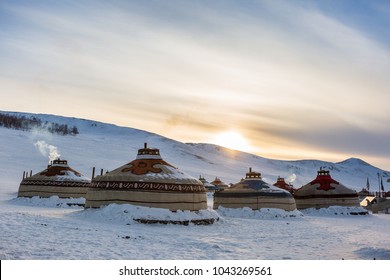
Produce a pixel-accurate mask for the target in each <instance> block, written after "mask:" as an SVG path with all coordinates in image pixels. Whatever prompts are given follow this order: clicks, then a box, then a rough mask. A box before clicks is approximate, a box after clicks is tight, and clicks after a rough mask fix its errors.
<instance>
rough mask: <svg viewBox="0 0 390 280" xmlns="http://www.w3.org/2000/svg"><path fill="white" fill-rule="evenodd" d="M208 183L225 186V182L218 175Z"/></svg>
mask: <svg viewBox="0 0 390 280" xmlns="http://www.w3.org/2000/svg"><path fill="white" fill-rule="evenodd" d="M210 184H212V185H214V186H227V184H226V183H225V182H223V181H222V180H221V179H219V178H218V177H215V179H214V181H212V182H211V183H210Z"/></svg>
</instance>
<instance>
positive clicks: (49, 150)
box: [34, 140, 61, 163]
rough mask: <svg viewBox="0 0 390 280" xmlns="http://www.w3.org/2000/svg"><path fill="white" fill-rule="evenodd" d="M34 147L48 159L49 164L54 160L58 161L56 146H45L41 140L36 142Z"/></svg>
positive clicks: (58, 154)
mask: <svg viewBox="0 0 390 280" xmlns="http://www.w3.org/2000/svg"><path fill="white" fill-rule="evenodd" d="M34 146H35V147H36V148H37V149H38V150H39V152H40V153H41V154H42V155H43V156H45V157H48V158H49V163H50V162H51V161H53V160H55V159H58V158H59V157H60V156H61V155H60V153H59V152H58V149H57V147H56V146H53V145H50V144H47V143H46V142H45V141H43V140H39V141H37V142H36V143H35V144H34Z"/></svg>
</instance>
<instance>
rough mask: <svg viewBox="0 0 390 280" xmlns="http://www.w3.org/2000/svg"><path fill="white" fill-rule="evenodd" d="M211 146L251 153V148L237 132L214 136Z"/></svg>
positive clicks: (226, 132)
mask: <svg viewBox="0 0 390 280" xmlns="http://www.w3.org/2000/svg"><path fill="white" fill-rule="evenodd" d="M210 142H211V143H212V144H216V145H219V146H223V147H226V148H229V149H232V150H238V151H243V152H251V151H252V150H253V147H252V146H251V145H250V144H249V142H248V140H246V139H245V138H244V137H243V136H242V135H241V134H240V133H238V132H237V131H225V132H222V133H219V134H216V135H215V136H214V137H213V138H212V139H211V141H210Z"/></svg>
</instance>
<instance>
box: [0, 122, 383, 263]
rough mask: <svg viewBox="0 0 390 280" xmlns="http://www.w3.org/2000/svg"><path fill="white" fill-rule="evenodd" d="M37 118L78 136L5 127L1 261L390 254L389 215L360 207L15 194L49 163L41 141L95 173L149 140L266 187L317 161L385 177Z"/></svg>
mask: <svg viewBox="0 0 390 280" xmlns="http://www.w3.org/2000/svg"><path fill="white" fill-rule="evenodd" d="M39 117H40V118H41V119H44V120H46V119H45V118H46V117H47V119H48V120H53V121H56V122H59V123H64V122H65V123H67V124H68V125H76V126H77V127H78V129H79V132H80V134H79V135H77V136H59V135H48V134H47V133H40V132H34V133H32V132H26V131H15V130H8V129H5V128H0V133H1V139H0V147H1V148H0V174H2V176H1V177H2V178H1V181H0V220H1V223H0V232H1V238H0V259H3V260H4V259H10V260H13V259H25V260H30V259H42V260H47V259H60V260H62V259H65V260H73V259H82V260H99V259H103V260H106V259H113V260H117V259H134V260H144V259H147V260H165V259H167V260H168V259H177V260H195V259H198V260H199V259H201V260H231V259H233V260H234V259H243V260H253V259H256V260H257V259H267V260H282V259H287V260H291V259H292V260H341V259H352V260H356V259H366V260H372V259H374V258H375V259H377V260H378V259H384V260H389V259H390V239H389V232H390V215H386V214H372V213H369V214H368V215H350V214H349V213H351V212H354V211H357V210H359V211H360V210H361V208H360V207H357V208H356V209H354V208H348V209H347V208H346V207H330V208H327V209H306V210H302V211H298V210H295V211H291V212H286V211H282V210H278V209H261V210H259V211H252V210H250V209H248V208H243V209H227V208H223V207H220V208H218V209H216V210H213V209H212V199H213V196H212V194H211V193H209V194H208V209H207V210H203V211H199V212H198V213H193V212H188V211H178V212H176V213H172V212H170V211H168V210H164V209H152V208H144V207H138V206H133V205H109V206H106V207H103V208H101V209H84V208H83V207H81V206H79V205H80V204H82V203H84V199H82V198H80V199H59V198H58V197H51V198H46V199H43V198H42V199H41V198H37V197H34V198H16V196H17V190H18V187H19V183H20V181H21V179H22V174H23V171H27V170H30V169H35V170H43V169H44V168H45V167H46V166H47V162H48V158H47V157H45V156H43V155H42V154H41V153H40V152H39V150H38V149H37V147H35V146H34V143H36V142H37V141H38V140H43V141H45V142H46V143H48V145H53V146H54V147H57V148H58V149H59V151H61V155H62V157H63V158H66V159H67V160H68V161H69V165H70V166H72V168H74V169H75V170H77V171H79V172H81V173H83V174H90V173H91V172H92V167H93V166H96V168H97V170H99V168H102V169H104V170H113V169H114V168H118V167H119V166H122V165H123V164H125V163H126V162H130V161H131V160H133V159H135V157H136V154H137V149H138V148H142V147H143V143H144V142H148V143H150V146H153V147H156V148H158V149H160V152H161V155H162V158H163V159H164V160H165V161H167V162H169V163H171V164H172V165H174V166H177V167H179V169H180V170H183V172H185V173H188V174H190V175H191V176H193V177H198V176H199V175H202V176H204V177H206V178H208V179H210V178H215V177H216V176H218V177H220V178H221V179H223V180H224V181H226V182H233V183H236V182H238V181H239V180H240V179H241V178H242V177H243V176H245V173H246V172H247V170H248V167H253V169H254V170H256V171H260V172H261V173H262V177H263V178H264V179H266V181H268V182H269V183H273V181H276V178H277V176H278V175H280V176H285V177H286V178H287V177H288V175H292V174H295V176H296V182H302V183H307V182H309V181H311V180H312V179H314V178H315V176H316V171H317V170H318V169H319V167H320V166H327V167H329V169H330V170H331V175H332V177H334V178H335V180H337V181H340V182H341V183H343V184H345V185H347V186H351V187H354V188H355V189H358V190H360V189H361V187H362V186H364V185H365V182H366V178H367V175H369V176H371V177H372V181H373V182H374V180H375V178H376V176H377V175H376V174H377V172H380V173H381V174H384V175H386V174H389V173H388V172H387V171H384V170H380V169H377V168H375V167H373V166H371V165H369V164H361V162H360V161H358V160H347V161H344V162H343V163H341V164H337V163H328V162H323V161H314V160H313V161H295V162H294V161H277V160H270V159H265V158H261V157H258V156H254V155H250V154H246V153H238V152H232V151H230V150H227V149H224V148H221V147H218V146H215V145H208V144H184V143H180V142H177V141H174V140H171V139H167V138H164V137H162V136H159V135H155V134H152V133H149V132H146V131H140V130H135V129H130V128H121V127H116V126H113V125H109V124H101V123H97V122H93V121H87V120H78V119H73V118H72V119H69V118H63V117H55V116H45V115H40V116H39ZM332 168H333V169H332ZM357 170H359V172H357ZM283 172H284V174H283ZM97 173H98V172H97ZM360 173H362V174H360ZM371 177H370V178H371ZM295 186H296V187H297V185H295ZM385 188H386V190H388V189H389V186H388V185H386V186H385ZM144 217H146V218H149V219H166V220H176V221H182V220H190V219H195V218H199V217H201V218H205V219H207V218H215V219H216V220H215V222H214V224H212V225H195V224H191V223H190V224H188V225H187V226H186V225H181V224H142V223H139V222H137V221H136V220H137V219H139V218H144Z"/></svg>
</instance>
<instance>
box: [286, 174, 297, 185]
mask: <svg viewBox="0 0 390 280" xmlns="http://www.w3.org/2000/svg"><path fill="white" fill-rule="evenodd" d="M296 179H297V175H295V173H293V174H291V175H290V176H288V178H287V179H286V181H287V182H288V183H292V182H294V181H295V180H296Z"/></svg>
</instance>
